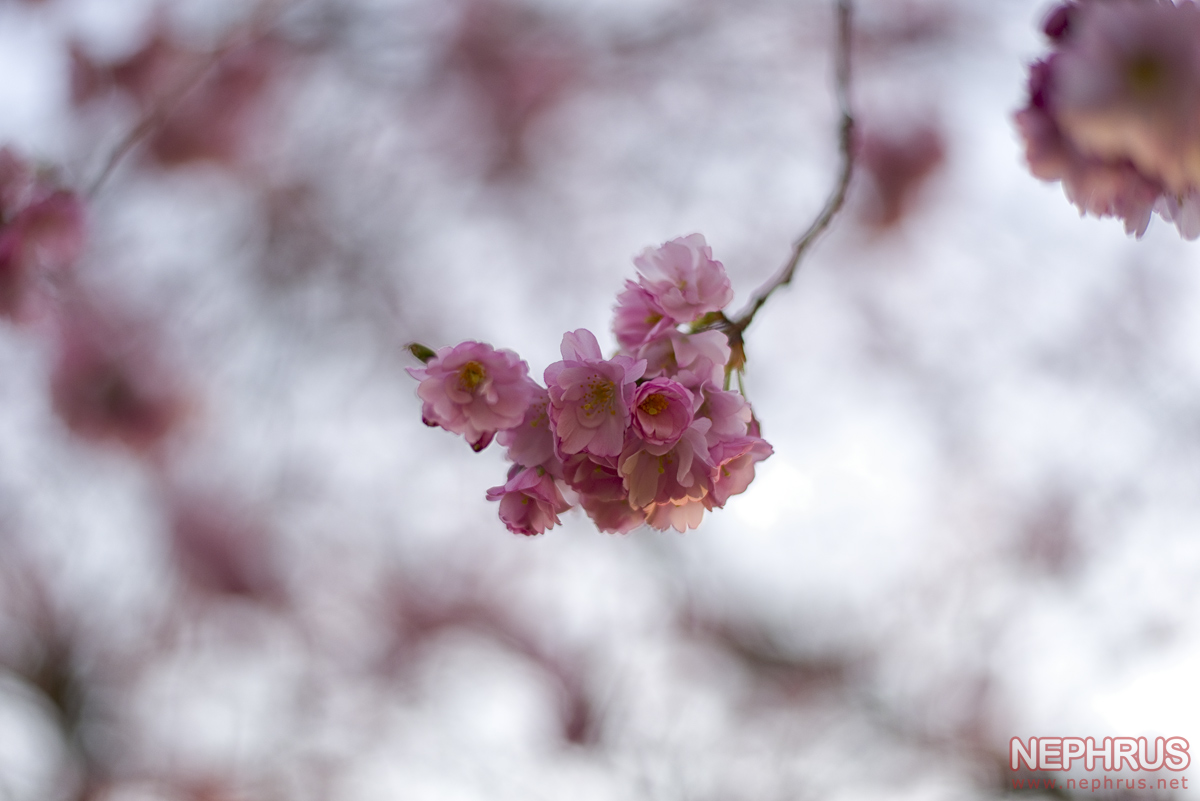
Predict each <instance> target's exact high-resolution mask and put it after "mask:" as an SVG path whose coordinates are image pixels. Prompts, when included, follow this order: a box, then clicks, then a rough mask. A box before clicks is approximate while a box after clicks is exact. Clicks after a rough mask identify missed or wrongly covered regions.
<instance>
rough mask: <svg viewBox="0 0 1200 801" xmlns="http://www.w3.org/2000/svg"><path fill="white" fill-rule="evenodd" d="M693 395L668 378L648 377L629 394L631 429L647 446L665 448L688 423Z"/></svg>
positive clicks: (677, 436)
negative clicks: (631, 407)
mask: <svg viewBox="0 0 1200 801" xmlns="http://www.w3.org/2000/svg"><path fill="white" fill-rule="evenodd" d="M695 401H696V398H695V396H694V395H692V393H691V392H689V391H688V390H687V388H686V387H684V386H683V385H682V384H680V383H678V382H677V381H672V380H671V379H669V378H661V377H660V378H652V379H650V380H649V381H647V382H646V383H644V384H642V385H641V386H640V387H638V388H637V392H635V393H634V396H633V429H634V431H635V432H636V433H637V435H638V436H639V437H641V438H642V441H643V442H645V443H646V444H647V445H649V446H654V447H663V448H669V447H671V446H672V445H674V444H675V443H676V442H678V441H679V438H680V437H681V436H683V432H684V431H686V430H687V429H688V427H689V426H690V425H691V424H692V419H693V417H694V416H695V406H696V403H695Z"/></svg>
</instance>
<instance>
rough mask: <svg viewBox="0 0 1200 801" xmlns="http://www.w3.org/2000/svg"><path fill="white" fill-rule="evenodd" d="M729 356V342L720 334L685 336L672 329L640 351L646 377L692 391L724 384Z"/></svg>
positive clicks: (716, 332)
mask: <svg viewBox="0 0 1200 801" xmlns="http://www.w3.org/2000/svg"><path fill="white" fill-rule="evenodd" d="M730 355H731V351H730V348H729V338H728V337H727V336H725V334H724V333H723V332H721V331H715V330H713V331H701V332H700V333H698V334H685V333H683V332H681V331H676V330H675V329H673V328H672V329H671V330H670V331H668V332H667V333H666V334H664V335H663V336H661V337H658V338H657V339H651V340H650V341H648V342H646V344H644V345H643V346H642V347H641V348H640V349H638V351H637V356H638V358H641V359H645V360H646V375H648V376H658V375H666V376H668V377H670V378H674V379H675V380H676V381H678V382H679V383H681V384H683V385H684V386H686V387H688V388H690V389H695V388H696V387H698V386H700V385H701V384H703V383H704V382H706V381H714V382H717V383H720V382H722V381H723V380H724V378H725V365H726V364H728V363H729V357H730Z"/></svg>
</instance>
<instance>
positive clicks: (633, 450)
mask: <svg viewBox="0 0 1200 801" xmlns="http://www.w3.org/2000/svg"><path fill="white" fill-rule="evenodd" d="M711 426H712V422H711V421H710V420H708V419H707V418H699V419H697V420H694V421H693V422H692V425H691V426H690V427H688V429H687V430H686V431H685V432H684V433H683V436H681V437H680V438H679V440H678V441H677V442H676V443H675V444H674V445H673V446H672V447H671V448H669V449H667V450H665V451H664V450H662V449H658V448H654V447H652V446H648V445H647V444H646V443H644V442H642V441H641V440H636V439H635V440H633V441H631V442H630V443H629V444H628V445H626V447H625V450H624V452H622V454H621V458H620V460H619V461H618V463H617V469H618V470H619V471H620V473H621V475H622V477H623V478H624V480H625V488H626V490H628V492H629V503H630V505H632V506H634V507H636V508H639V509H644V508H646V507H648V506H650V505H651V504H663V503H681V502H683V501H685V500H686V499H692V500H700V499H701V498H703V497H704V496H705V495H706V494H708V491H709V489H710V488H711V484H712V478H711V473H712V468H713V465H712V462H711V460H710V459H709V455H708V444H707V443H706V441H705V434H707V433H708V430H709V428H710V427H711Z"/></svg>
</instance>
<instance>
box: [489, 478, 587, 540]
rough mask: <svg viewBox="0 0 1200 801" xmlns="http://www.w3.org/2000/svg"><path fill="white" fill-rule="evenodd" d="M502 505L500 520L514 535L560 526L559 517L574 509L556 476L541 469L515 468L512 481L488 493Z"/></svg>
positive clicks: (532, 533)
mask: <svg viewBox="0 0 1200 801" xmlns="http://www.w3.org/2000/svg"><path fill="white" fill-rule="evenodd" d="M487 499H488V500H489V501H499V502H500V519H501V520H502V521H504V525H506V526H508V530H509V531H511V532H513V533H514V534H525V535H527V536H532V535H535V534H542V533H544V532H545V531H546V530H547V529H550V528H553V527H554V526H557V525H558V524H559V523H560V522H561V521H560V520H559V519H558V516H559V515H560V514H562V513H563V512H565V511H567V510H568V509H570V508H571V506H570V504H568V503H567V502H566V500H565V499H564V498H563V496H562V493H561V492H560V491H559V489H558V486H557V485H556V484H555V483H554V477H553V476H552V475H550V474H549V473H548V472H546V471H545V470H544V469H542V468H540V467H521V466H520V465H513V466H512V469H511V470H510V471H509V474H508V481H507V482H505V483H504V484H503V485H502V486H499V487H492V488H491V489H489V490H488V491H487Z"/></svg>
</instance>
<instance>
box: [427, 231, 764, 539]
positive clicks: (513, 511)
mask: <svg viewBox="0 0 1200 801" xmlns="http://www.w3.org/2000/svg"><path fill="white" fill-rule="evenodd" d="M634 264H635V266H636V267H637V271H638V280H637V281H636V282H635V281H627V282H626V284H625V288H624V290H623V291H622V292H621V293H620V294H619V295H618V296H617V307H616V319H615V321H614V326H613V327H614V331H615V333H616V338H617V342H618V343H619V345H620V350H619V352H618V353H617V354H615V355H614V356H612V357H611V358H607V359H606V358H605V357H604V355H603V353H601V350H600V345H599V342H598V341H597V340H596V337H595V335H594V334H592V333H591V332H590V331H588V330H587V329H583V328H581V329H579V330H577V331H571V332H568V333H566V334H565V335H564V336H563V340H562V347H561V351H562V360H561V361H558V362H555V363H554V364H551V365H550V366H549V367H547V368H546V370H545V373H544V374H543V380H544V381H545V386H542V385H540V384H538V383H536V382H535V381H534V380H533V379H532V378H530V376H529V367H528V365H527V364H526V363H525V362H524V361H522V360H521V359H520V357H518V356H517V354H515V353H513V352H512V351H509V350H497V349H496V348H493V347H492V346H491V345H487V344H484V343H481V342H463V343H461V344H459V345H455V346H453V347H446V348H442V349H440V350H438V351H437V352H436V353H435V352H433V351H432V350H429V349H427V348H424V347H422V346H413V348H412V350H413V353H414V354H415V355H417V356H418V358H421V359H422V360H423V361H424V362H425V366H424V367H420V368H409V373H410V374H411V375H412V376H413V377H414V378H417V379H419V380H420V382H421V383H420V385H419V386H418V387H417V395H418V396H419V397H420V398H421V400H422V401H423V409H422V415H423V418H424V421H425V423H426V425H430V426H440V427H441V428H444V429H446V430H447V431H450V432H452V433H455V434H461V435H462V436H463V437H465V438H466V440H467V442H468V443H470V445H471V447H472V448H474V449H475V450H476V451H479V450H482V449H483V448H485V447H487V446H488V445H489V444H490V443H491V441H492V440H493V438H495V439H497V440H498V441H499V442H500V444H502V445H504V446H505V447H506V448H507V449H508V452H507V456H508V458H509V460H511V461H512V463H513V464H512V468H511V469H510V470H509V472H508V478H507V481H505V483H504V484H502V485H500V486H497V487H492V488H491V489H490V490H488V492H487V497H488V499H489V500H493V501H498V502H499V504H500V519H501V520H502V521H503V522H504V524H505V525H506V526H507V527H508V528H509V530H510V531H513V532H515V533H518V534H527V535H533V534H541V533H543V532H545V531H546V530H547V529H549V528H552V527H553V526H555V525H557V524H558V523H559V522H560V521H559V517H558V516H559V515H560V514H562V513H563V512H565V511H567V510H568V509H569V508H571V506H572V505H574V504H575V503H578V505H579V506H581V507H583V510H584V512H586V513H587V515H588V516H589V517H590V518H591V519H592V521H593V522H594V523H595V524H596V526H597V528H599V529H600V530H601V531H608V532H619V533H627V532H629V531H632V530H633V529H635V528H637V527H638V526H640V525H642V524H643V523H645V524H648V525H650V526H651V527H652V528H656V529H659V530H666V529H668V528H674V529H675V530H677V531H681V532H682V531H686V530H687V529H691V528H695V527H696V526H698V525H699V524H700V521H701V519H702V518H703V516H704V512H705V510H712V509H714V508H719V507H722V506H724V505H725V502H726V501H728V500H729V498H730V497H731V496H733V495H737V494H738V493H740V492H743V491H744V490H745V489H746V488H747V487H748V486H749V485H750V482H751V481H752V480H753V479H754V469H755V465H756V464H757V463H758V462H761V461H762V460H763V459H766V458H767V457H768V456H770V455H771V453H772V449H771V446H770V445H769V444H768V443H767V442H766V441H765V440H764V439H762V437H760V436H759V428H758V423H757V421H756V420H755V419H754V416H753V414H752V412H751V409H750V404H749V403H747V402H746V400H745V398H743V397H742V395H741V394H739V393H738V392H734V391H730V390H728V389H727V388H726V387H727V384H728V374H729V370H730V357H731V351H730V347H729V342H728V338H727V337H726V335H725V334H724V333H723V332H722V331H720V330H716V329H706V327H705V322H706V321H707V320H711V319H712V317H713V315H715V314H716V313H717V312H720V310H721V309H723V308H724V307H725V306H726V305H728V304H729V302H730V301H731V300H732V299H733V289H732V288H731V287H730V284H729V278H728V277H727V276H726V274H725V268H724V266H723V265H722V264H721V262H719V261H716V260H715V259H713V257H712V251H711V249H710V248H709V247H708V245H707V244H705V241H704V237H702V236H700V235H699V234H692V235H691V236H686V237H683V238H680V239H674V240H672V241H670V242H667V243H666V244H664V245H662V246H661V247H659V248H648V249H647V250H646V251H645V252H643V253H642V254H641V255H640V256H638V257H637V258H636V259H635V260H634Z"/></svg>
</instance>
